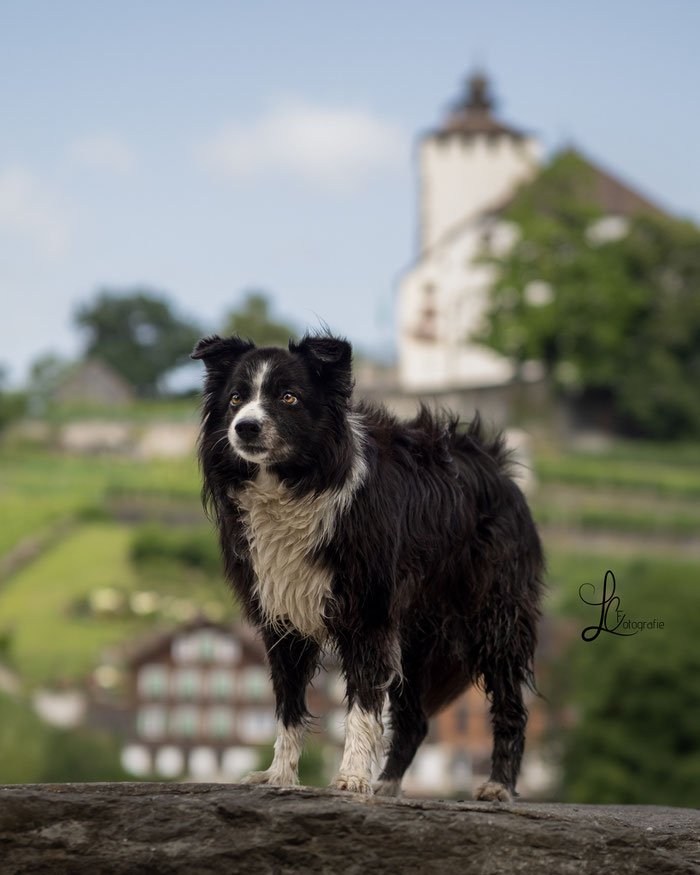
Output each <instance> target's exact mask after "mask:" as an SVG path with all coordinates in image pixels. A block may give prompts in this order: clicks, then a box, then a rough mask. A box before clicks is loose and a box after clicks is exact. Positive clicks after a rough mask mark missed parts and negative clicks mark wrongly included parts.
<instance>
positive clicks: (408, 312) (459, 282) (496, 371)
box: [399, 217, 516, 392]
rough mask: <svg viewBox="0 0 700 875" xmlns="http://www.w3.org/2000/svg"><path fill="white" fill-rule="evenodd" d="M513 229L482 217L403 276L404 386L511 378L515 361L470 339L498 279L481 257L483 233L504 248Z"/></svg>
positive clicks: (415, 388)
mask: <svg viewBox="0 0 700 875" xmlns="http://www.w3.org/2000/svg"><path fill="white" fill-rule="evenodd" d="M515 233H516V232H515V229H514V228H513V226H512V225H509V224H507V223H505V222H494V221H492V220H490V219H484V218H480V217H477V218H475V219H474V220H473V221H472V222H471V223H467V224H465V225H464V226H463V227H462V228H461V230H460V231H459V233H457V234H455V235H454V236H452V237H451V238H450V239H449V240H446V241H445V242H443V243H442V244H441V245H439V246H437V247H435V248H434V249H433V250H431V251H430V252H429V253H427V254H426V255H424V256H423V258H422V259H421V260H420V261H419V262H418V263H417V264H416V265H415V266H414V267H413V269H412V270H411V271H409V272H408V273H407V274H405V276H404V278H403V280H402V282H401V284H400V287H399V336H400V343H399V381H400V385H401V388H402V389H403V390H404V391H408V392H430V391H444V390H447V389H454V388H468V387H475V386H498V385H503V384H504V383H507V382H509V380H511V379H512V377H513V367H512V365H511V363H510V362H509V361H508V360H507V359H506V358H504V357H503V356H501V355H499V354H498V353H496V352H494V351H493V350H491V349H489V348H488V347H486V346H483V345H480V344H477V343H475V342H474V341H473V340H472V339H471V338H472V337H473V335H474V334H475V333H476V332H478V331H480V330H481V328H482V327H483V321H484V315H485V310H486V307H487V304H488V289H489V287H490V284H491V282H492V280H493V272H492V268H491V267H490V266H489V265H487V264H482V263H480V262H479V261H478V258H479V256H480V254H481V253H482V251H483V247H484V241H485V235H487V234H488V239H489V241H490V244H489V245H490V246H491V249H492V251H493V250H494V249H497V250H499V251H503V250H504V249H507V248H508V247H509V246H510V245H512V243H513V241H514V239H515ZM430 311H434V318H432V319H429V318H428V317H427V314H428V313H429V312H430Z"/></svg>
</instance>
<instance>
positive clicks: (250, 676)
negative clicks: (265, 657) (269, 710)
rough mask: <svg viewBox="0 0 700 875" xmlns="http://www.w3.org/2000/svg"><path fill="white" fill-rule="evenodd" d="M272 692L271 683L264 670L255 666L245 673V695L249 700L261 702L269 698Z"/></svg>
mask: <svg viewBox="0 0 700 875" xmlns="http://www.w3.org/2000/svg"><path fill="white" fill-rule="evenodd" d="M269 691H270V682H269V680H268V678H267V672H266V671H265V669H264V668H258V667H257V666H254V667H252V668H249V669H247V670H246V671H245V672H244V673H243V695H244V696H245V697H246V698H247V699H253V700H254V701H256V702H259V701H260V700H261V699H265V698H267V696H268V695H269Z"/></svg>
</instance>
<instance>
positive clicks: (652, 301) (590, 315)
mask: <svg viewBox="0 0 700 875" xmlns="http://www.w3.org/2000/svg"><path fill="white" fill-rule="evenodd" d="M592 173H593V171H592V168H591V167H590V165H588V164H587V163H586V162H585V161H584V160H583V159H582V158H580V157H579V156H578V155H576V154H575V153H573V152H564V153H561V154H559V155H557V156H555V157H554V158H553V159H552V161H551V163H550V164H549V165H548V166H547V167H545V168H544V170H543V171H542V172H541V173H540V174H539V176H538V177H537V178H536V179H535V180H534V181H533V182H531V183H529V184H528V185H526V186H524V187H523V188H522V189H521V190H520V192H519V193H518V195H517V196H516V198H515V199H514V201H513V203H512V204H511V205H510V207H509V208H508V209H507V210H506V213H505V216H504V218H505V219H506V220H508V221H510V222H513V223H514V224H515V225H516V226H517V228H518V231H519V236H518V239H517V240H516V242H515V244H514V245H513V247H512V248H511V249H510V250H509V251H508V252H507V253H506V254H505V255H502V256H495V257H490V258H487V260H488V261H490V262H491V263H492V264H493V265H494V266H495V268H496V277H497V278H496V281H495V283H494V285H493V288H492V290H491V298H490V308H489V312H488V326H487V329H486V332H485V333H484V335H483V336H482V339H483V340H485V341H486V342H487V343H489V344H490V345H491V346H493V347H494V348H495V349H497V350H498V351H499V352H502V353H504V354H506V355H508V356H511V357H513V358H514V359H515V360H516V362H518V363H519V364H521V363H523V362H524V361H526V360H528V359H536V360H539V361H541V362H543V363H544V365H545V367H546V369H547V371H548V372H549V374H550V375H551V376H552V377H553V379H554V381H555V383H556V384H557V385H558V386H559V388H560V389H561V390H562V391H564V392H568V393H574V394H575V393H578V394H580V395H584V396H585V395H588V396H589V397H597V398H602V399H604V400H606V401H608V402H609V404H610V406H611V407H612V409H613V410H614V411H616V413H617V416H618V421H619V424H620V425H621V426H622V427H623V428H624V429H625V430H627V431H630V432H632V433H638V434H644V435H647V436H650V437H665V438H675V437H681V436H691V435H697V434H700V395H699V394H698V392H697V385H698V383H699V382H700V230H699V229H698V228H697V227H695V226H694V225H692V224H691V223H690V222H683V221H678V220H674V219H671V218H668V217H666V216H663V215H660V214H658V213H653V212H651V211H647V212H645V213H640V214H638V215H637V216H635V217H633V218H632V219H630V220H629V221H628V223H627V227H626V228H618V233H617V234H614V235H612V236H608V237H607V238H606V237H605V236H600V235H597V234H596V230H597V229H600V228H601V224H602V220H603V214H602V211H601V208H600V206H599V205H598V204H597V203H596V201H595V198H594V196H593V195H592V192H593V190H594V185H593V184H592V183H593V178H592Z"/></svg>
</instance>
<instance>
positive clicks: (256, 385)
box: [231, 361, 270, 429]
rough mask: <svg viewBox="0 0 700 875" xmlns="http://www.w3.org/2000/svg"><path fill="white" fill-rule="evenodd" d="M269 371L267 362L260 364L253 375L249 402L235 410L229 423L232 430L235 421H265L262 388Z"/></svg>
mask: <svg viewBox="0 0 700 875" xmlns="http://www.w3.org/2000/svg"><path fill="white" fill-rule="evenodd" d="M269 370H270V362H269V361H264V362H260V365H259V366H258V368H257V370H256V371H255V373H254V374H253V378H252V380H251V393H250V401H246V402H245V403H244V404H242V405H241V406H240V407H238V408H236V415H235V416H234V418H233V422H232V423H231V428H232V429H233V428H234V427H235V424H236V421H237V420H239V419H240V420H243V419H256V420H258V421H259V422H262V421H263V420H265V419H267V414H266V412H265V407H264V406H263V403H262V394H263V393H262V388H263V383H264V382H265V377H266V376H267V373H268V371H269Z"/></svg>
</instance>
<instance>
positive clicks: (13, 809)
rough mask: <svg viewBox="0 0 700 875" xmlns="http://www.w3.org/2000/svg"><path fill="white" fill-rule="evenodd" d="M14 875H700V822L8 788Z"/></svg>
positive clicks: (5, 827)
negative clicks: (678, 874) (345, 874)
mask: <svg viewBox="0 0 700 875" xmlns="http://www.w3.org/2000/svg"><path fill="white" fill-rule="evenodd" d="M0 872H2V873H3V875H5V873H13V875H15V873H32V875H34V873H45V872H49V873H53V872H55V873H61V875H64V873H69V875H74V873H90V875H96V873H97V875H104V873H110V875H111V873H129V875H132V873H147V875H151V873H154V875H156V873H174V872H177V873H210V872H211V873H219V872H221V873H227V875H231V873H238V872H245V873H258V872H265V873H286V872H303V873H306V872H312V873H337V872H349V873H362V875H370V873H371V875H374V873H385V872H387V873H388V872H392V873H401V875H412V873H416V875H417V873H420V875H425V873H458V872H459V873H462V872H464V873H486V872H489V873H491V872H496V873H500V872H504V873H505V872H508V873H514V872H525V873H530V872H532V873H538V875H539V873H543V872H544V873H552V875H555V873H556V875H558V873H563V875H565V873H576V875H583V873H595V875H599V873H608V872H610V873H616V875H619V873H628V872H629V873H646V872H648V873H654V875H662V873H670V872H673V873H676V872H683V873H691V872H693V873H697V872H700V812H698V811H695V810H691V809H685V808H659V807H655V806H597V805H562V804H540V803H528V802H516V803H512V804H502V803H487V802H439V801H433V800H421V799H402V800H397V799H391V798H387V797H359V796H354V795H351V794H347V793H342V792H339V791H330V790H319V789H312V788H308V787H305V788H293V789H276V788H271V787H251V786H241V785H237V786H235V785H222V784H138V783H134V784H36V785H15V786H8V787H2V788H0Z"/></svg>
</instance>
